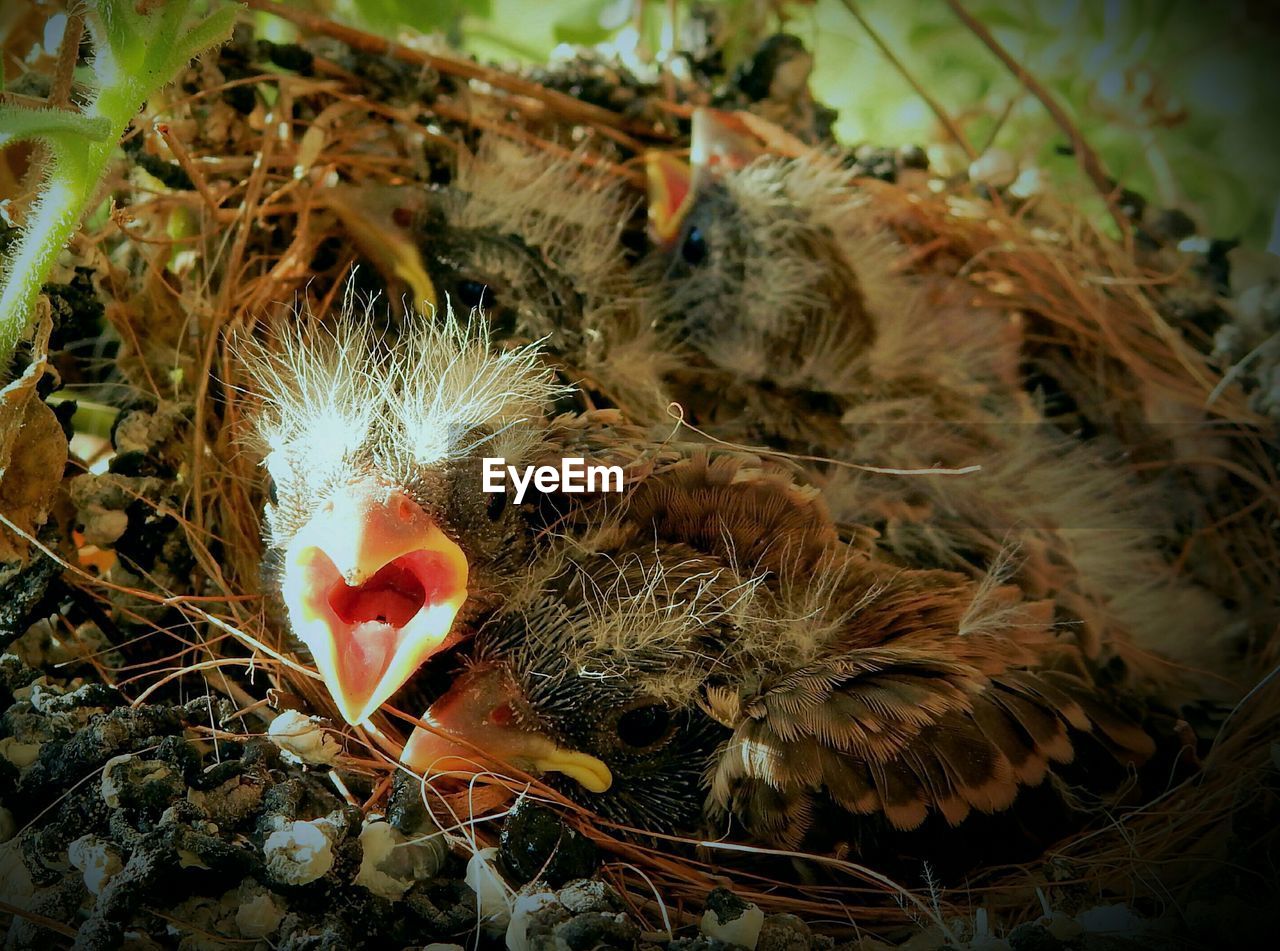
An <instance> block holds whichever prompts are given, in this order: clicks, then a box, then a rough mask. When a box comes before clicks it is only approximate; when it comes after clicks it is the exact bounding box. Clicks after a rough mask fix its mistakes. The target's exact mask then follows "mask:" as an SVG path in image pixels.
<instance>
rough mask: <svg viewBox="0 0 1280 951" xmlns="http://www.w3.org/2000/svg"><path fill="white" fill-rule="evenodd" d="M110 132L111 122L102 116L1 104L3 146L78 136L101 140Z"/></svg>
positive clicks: (0, 128)
mask: <svg viewBox="0 0 1280 951" xmlns="http://www.w3.org/2000/svg"><path fill="white" fill-rule="evenodd" d="M110 134H111V123H110V122H109V121H108V120H106V119H103V118H101V117H98V118H93V119H91V118H89V117H88V116H84V115H81V114H80V113H78V112H69V111H67V110H65V109H32V108H30V107H28V106H18V105H7V106H6V105H0V146H5V145H8V144H10V143H11V142H21V141H23V140H24V139H53V138H58V139H61V140H63V141H65V140H67V138H68V137H70V138H71V140H72V141H71V142H69V143H68V144H73V143H74V140H75V139H76V138H79V139H82V140H84V141H85V142H100V141H102V140H103V139H105V138H106V137H107V136H109V135H110Z"/></svg>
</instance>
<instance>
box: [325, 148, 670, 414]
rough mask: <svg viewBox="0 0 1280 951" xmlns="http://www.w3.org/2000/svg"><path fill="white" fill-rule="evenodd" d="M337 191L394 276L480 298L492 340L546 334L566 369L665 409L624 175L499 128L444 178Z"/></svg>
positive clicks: (625, 397)
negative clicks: (641, 302)
mask: <svg viewBox="0 0 1280 951" xmlns="http://www.w3.org/2000/svg"><path fill="white" fill-rule="evenodd" d="M326 200H327V201H328V202H329V203H330V205H331V207H332V208H333V209H334V211H335V212H336V213H337V214H338V216H339V217H340V218H341V219H342V221H343V223H344V225H345V226H346V227H347V229H348V231H349V232H350V233H351V235H352V236H353V238H354V239H355V240H356V242H357V244H358V246H359V247H360V249H361V251H362V252H363V253H364V254H365V255H366V256H367V257H369V258H371V259H372V260H374V261H375V262H377V264H378V268H379V270H380V271H381V272H382V274H383V276H384V278H386V279H388V280H389V281H390V280H392V279H393V278H396V277H397V276H399V277H400V280H399V283H400V284H401V285H403V286H406V287H408V288H410V293H413V294H414V295H415V296H416V297H426V298H427V299H428V300H430V301H438V302H443V301H445V300H449V301H451V302H452V303H453V304H454V305H456V306H459V307H467V308H479V309H481V310H482V311H483V313H484V315H485V319H486V320H487V321H488V322H489V331H490V334H491V336H492V338H493V339H494V340H495V341H498V342H501V343H503V344H505V345H523V344H528V343H532V342H539V343H540V344H541V346H542V348H543V349H544V351H545V352H546V353H547V355H548V357H549V358H550V359H551V360H553V361H554V362H555V363H556V364H557V366H558V367H559V369H560V370H561V373H562V376H563V378H566V379H571V380H573V381H574V382H575V383H585V384H586V386H587V387H588V388H590V389H592V390H594V391H598V392H600V393H602V394H603V395H604V396H605V397H606V400H605V401H606V403H613V404H615V405H625V406H628V407H631V406H636V405H639V406H641V407H642V408H643V409H644V410H645V411H646V412H649V413H651V415H654V416H661V414H662V410H663V409H664V408H665V406H666V402H665V400H664V399H663V398H662V394H661V388H660V384H659V376H660V367H661V366H663V365H665V362H666V361H667V359H668V358H667V357H666V349H667V348H666V347H665V346H663V345H662V343H661V341H659V340H658V339H657V337H656V336H655V334H654V332H653V331H652V329H651V328H650V327H649V326H648V325H647V324H645V323H644V322H642V320H641V318H640V316H639V314H638V313H637V311H636V307H635V300H636V297H637V295H636V293H635V291H634V289H633V287H632V282H631V278H630V273H629V269H628V267H627V263H626V260H625V253H624V248H623V243H622V241H621V234H622V231H623V230H624V228H625V227H626V225H627V223H628V221H629V220H630V219H631V218H632V217H633V213H634V211H635V203H634V202H633V201H630V200H629V199H628V198H627V197H626V196H625V194H624V192H623V190H622V188H621V186H620V183H619V181H618V180H616V179H612V178H610V177H609V176H608V175H607V174H605V173H604V172H601V171H596V170H591V169H584V168H582V167H579V166H578V165H576V164H575V163H574V162H572V161H571V160H566V159H563V158H552V157H549V156H547V155H546V154H544V153H540V152H537V151H536V150H531V149H528V148H525V147H522V146H518V145H516V144H514V143H512V142H510V141H507V140H503V139H501V138H497V137H489V138H485V139H482V140H481V142H480V144H479V146H478V148H477V150H476V152H475V153H474V154H469V153H463V154H461V155H460V156H459V157H458V161H457V164H456V167H455V168H454V169H452V172H451V179H450V181H449V183H448V184H447V185H445V186H442V187H437V188H432V189H427V188H423V187H421V186H416V185H415V186H397V187H379V186H370V185H361V186H352V187H346V188H339V189H335V190H331V194H329V196H328V198H327V199H326Z"/></svg>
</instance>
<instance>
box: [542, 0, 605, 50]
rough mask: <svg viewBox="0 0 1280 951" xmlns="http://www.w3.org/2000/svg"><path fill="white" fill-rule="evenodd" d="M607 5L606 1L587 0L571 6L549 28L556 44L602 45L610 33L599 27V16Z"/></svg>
mask: <svg viewBox="0 0 1280 951" xmlns="http://www.w3.org/2000/svg"><path fill="white" fill-rule="evenodd" d="M608 5H609V4H608V0H587V2H586V3H577V4H575V5H573V6H571V7H570V8H569V9H568V10H566V11H565V12H564V13H562V14H561V15H560V16H558V17H557V18H556V20H555V22H554V23H553V24H552V26H551V32H552V35H553V36H554V37H555V39H556V42H557V43H573V44H575V45H579V46H590V45H592V44H595V43H603V42H604V41H605V40H607V39H608V38H609V35H610V34H611V32H612V31H611V30H606V29H605V28H604V27H602V26H601V25H600V14H601V13H602V12H604V8H605V7H607V6H608Z"/></svg>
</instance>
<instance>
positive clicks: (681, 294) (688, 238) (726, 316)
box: [644, 109, 904, 392]
mask: <svg viewBox="0 0 1280 951" xmlns="http://www.w3.org/2000/svg"><path fill="white" fill-rule="evenodd" d="M648 172H649V180H650V205H649V220H650V231H651V236H652V238H653V240H654V243H655V245H656V247H655V250H654V252H653V254H652V255H651V257H650V259H649V260H648V261H647V262H646V263H645V266H644V283H645V284H646V292H647V295H648V299H647V303H648V307H649V311H650V315H651V317H652V318H653V319H654V320H656V321H658V322H659V324H660V325H663V326H667V327H670V328H671V329H672V330H673V331H674V332H675V334H676V336H677V338H678V339H680V340H682V341H684V342H685V343H687V344H688V345H689V346H690V347H692V348H693V349H694V350H696V351H697V352H698V353H700V354H702V356H703V357H705V358H706V359H707V361H708V362H709V363H710V364H712V365H713V366H715V367H718V368H720V369H722V370H724V371H727V372H729V373H733V374H736V375H738V376H741V377H744V378H746V379H748V380H752V381H758V382H768V383H773V384H776V385H778V386H783V387H787V388H792V389H810V390H823V391H830V392H834V391H838V390H839V383H838V381H839V380H841V379H842V378H844V377H847V375H848V373H849V368H850V366H852V365H856V364H857V363H858V362H859V361H860V360H865V358H866V354H867V351H868V349H869V348H870V347H871V345H872V344H873V342H874V340H875V338H876V334H877V327H876V324H875V319H874V317H873V315H874V314H877V313H883V312H885V309H887V308H895V307H896V308H900V307H901V306H902V300H901V299H900V298H901V296H902V294H903V293H904V291H903V288H902V286H901V285H900V284H899V283H897V282H893V281H886V280H879V279H878V278H879V277H880V276H881V275H888V273H889V268H888V263H889V260H890V255H891V253H892V245H891V244H890V242H888V241H887V240H886V239H884V238H883V237H882V236H881V235H879V234H877V233H875V232H874V230H873V229H871V228H870V227H869V225H868V223H867V221H866V218H867V216H866V215H865V213H863V212H862V210H861V199H860V198H859V196H858V194H857V192H856V191H855V190H854V189H853V188H851V187H850V185H849V183H848V178H847V173H844V172H842V171H841V170H840V169H838V168H831V167H828V166H825V165H823V164H821V163H820V162H817V161H806V160H787V159H781V158H777V157H772V156H767V155H761V154H759V150H758V149H757V148H755V147H754V146H753V145H752V144H751V143H750V142H749V141H748V140H747V136H746V134H745V133H744V132H743V130H742V129H741V128H739V126H738V124H737V121H736V120H735V119H734V117H733V116H731V115H727V114H724V113H716V112H714V111H712V110H708V109H699V110H698V111H697V112H695V114H694V118H693V141H692V166H691V167H689V166H683V165H682V164H681V163H679V162H677V161H675V160H673V159H672V158H671V157H670V156H669V155H666V154H664V153H652V154H651V155H650V156H649V157H648ZM867 275H871V276H873V277H874V278H877V279H873V280H867V279H866V277H867Z"/></svg>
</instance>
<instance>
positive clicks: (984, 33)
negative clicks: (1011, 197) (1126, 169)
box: [946, 0, 1129, 236]
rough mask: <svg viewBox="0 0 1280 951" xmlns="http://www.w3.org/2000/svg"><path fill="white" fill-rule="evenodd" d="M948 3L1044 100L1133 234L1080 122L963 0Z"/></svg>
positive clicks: (1119, 223)
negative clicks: (1080, 126)
mask: <svg viewBox="0 0 1280 951" xmlns="http://www.w3.org/2000/svg"><path fill="white" fill-rule="evenodd" d="M946 2H947V6H949V7H950V8H951V12H952V13H954V14H955V15H956V17H957V18H959V20H960V21H961V22H962V23H964V25H965V26H967V27H968V28H969V29H970V30H971V31H972V32H973V35H974V36H976V37H977V38H978V39H980V40H981V41H982V42H983V44H985V45H986V47H987V49H989V50H991V52H992V53H994V54H995V55H996V57H997V58H998V59H999V60H1000V62H1002V63H1004V64H1005V66H1007V67H1008V68H1009V71H1010V72H1012V73H1013V75H1014V76H1015V77H1017V80H1018V82H1020V83H1022V85H1023V86H1025V87H1026V88H1027V91H1028V92H1030V93H1031V95H1033V96H1035V97H1036V98H1037V99H1039V100H1040V104H1041V105H1042V106H1044V108H1045V110H1046V111H1047V112H1048V113H1049V115H1050V116H1052V117H1053V121H1054V122H1056V123H1057V124H1058V128H1060V129H1061V130H1062V131H1063V132H1065V133H1066V134H1067V138H1068V139H1070V140H1071V148H1072V151H1073V152H1074V153H1075V156H1076V161H1077V162H1078V163H1079V164H1080V169H1081V170H1082V171H1083V172H1084V173H1085V174H1086V175H1087V176H1089V179H1090V180H1091V181H1092V182H1093V184H1094V187H1096V188H1097V189H1098V192H1099V194H1101V195H1102V197H1103V198H1104V199H1105V200H1106V202H1107V210H1108V211H1110V212H1111V219H1112V220H1113V221H1114V222H1115V223H1116V227H1118V228H1119V229H1120V233H1121V234H1122V235H1126V236H1127V235H1128V234H1129V222H1128V220H1127V219H1126V218H1125V216H1124V213H1123V212H1121V211H1120V208H1119V206H1117V205H1116V200H1115V192H1116V187H1115V183H1114V181H1113V180H1112V179H1111V177H1110V176H1109V175H1108V174H1107V172H1106V169H1104V168H1103V167H1102V161H1101V160H1100V159H1099V158H1098V153H1097V152H1095V151H1094V150H1093V149H1092V148H1090V147H1089V143H1088V142H1086V141H1085V138H1084V136H1083V135H1082V134H1081V133H1080V130H1079V129H1078V128H1077V127H1076V124H1075V123H1074V122H1072V121H1071V117H1070V116H1068V115H1067V113H1066V110H1064V109H1063V108H1062V106H1061V105H1059V104H1058V101H1057V100H1056V99H1054V98H1053V95H1052V94H1051V93H1050V92H1049V90H1047V89H1045V88H1044V86H1042V85H1041V84H1040V83H1039V82H1038V81H1037V80H1036V78H1035V77H1034V76H1032V75H1031V74H1030V73H1029V72H1027V70H1026V68H1025V67H1024V66H1023V65H1022V64H1021V63H1019V62H1018V61H1017V60H1016V59H1014V58H1013V55H1012V54H1011V53H1010V52H1009V51H1008V50H1007V49H1005V48H1004V47H1003V46H1002V45H1001V44H1000V41H999V40H997V39H996V38H995V37H994V36H992V35H991V31H990V30H988V29H987V28H986V27H985V26H983V25H982V23H981V22H979V21H978V19H977V18H975V17H974V16H973V15H972V14H971V13H969V11H968V10H966V9H965V8H964V7H962V6H961V5H960V2H959V0H946Z"/></svg>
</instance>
